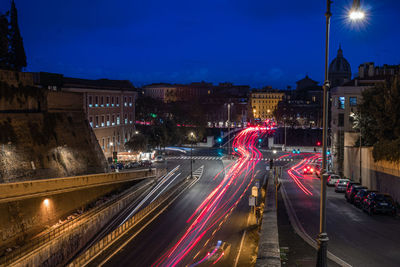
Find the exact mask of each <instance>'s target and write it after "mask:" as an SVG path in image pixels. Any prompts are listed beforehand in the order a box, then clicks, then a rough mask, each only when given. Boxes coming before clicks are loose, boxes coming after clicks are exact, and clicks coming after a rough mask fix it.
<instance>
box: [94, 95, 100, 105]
mask: <svg viewBox="0 0 400 267" xmlns="http://www.w3.org/2000/svg"><path fill="white" fill-rule="evenodd" d="M94 106H95V107H98V106H99V97H98V96H96V97H95V98H94Z"/></svg>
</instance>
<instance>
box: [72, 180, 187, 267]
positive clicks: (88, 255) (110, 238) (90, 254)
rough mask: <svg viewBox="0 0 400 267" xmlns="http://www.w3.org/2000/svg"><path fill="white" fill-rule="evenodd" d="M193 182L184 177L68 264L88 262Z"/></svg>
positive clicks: (78, 264) (79, 264) (76, 264)
mask: <svg viewBox="0 0 400 267" xmlns="http://www.w3.org/2000/svg"><path fill="white" fill-rule="evenodd" d="M192 182H194V181H193V180H188V179H184V180H183V181H181V182H180V183H178V184H177V185H175V186H174V187H172V188H171V189H169V190H168V191H167V193H166V194H165V195H163V197H160V198H158V199H157V200H155V201H154V202H152V203H151V204H150V205H148V206H146V207H145V208H143V209H142V210H140V211H139V212H138V213H136V214H135V215H134V216H133V217H131V218H130V219H129V220H127V221H126V222H125V223H124V224H122V225H121V226H119V227H118V228H116V229H115V230H114V231H112V232H111V233H109V234H108V235H107V236H105V237H104V238H103V239H101V240H100V241H99V242H97V243H96V244H94V245H93V246H92V247H90V248H89V249H88V250H86V251H85V252H84V253H82V254H81V255H80V256H79V257H78V258H76V259H75V260H73V261H72V263H71V264H70V265H69V266H84V265H85V264H86V263H88V262H89V261H90V260H91V259H92V258H94V257H96V256H97V255H98V254H99V253H100V252H102V251H103V250H104V249H106V248H107V247H109V246H110V245H111V244H113V243H114V241H116V240H117V239H119V238H120V237H121V236H122V235H123V234H125V231H127V230H129V229H130V228H131V227H133V226H134V225H135V224H137V223H138V222H139V221H141V220H142V219H143V218H144V217H146V216H147V215H148V214H149V213H150V212H152V211H154V210H155V209H156V208H157V207H158V206H159V205H161V204H162V203H163V202H165V201H167V200H168V199H170V198H171V197H173V196H174V195H175V194H176V193H177V192H181V191H183V190H181V189H182V188H183V187H185V186H186V185H187V184H190V183H192Z"/></svg>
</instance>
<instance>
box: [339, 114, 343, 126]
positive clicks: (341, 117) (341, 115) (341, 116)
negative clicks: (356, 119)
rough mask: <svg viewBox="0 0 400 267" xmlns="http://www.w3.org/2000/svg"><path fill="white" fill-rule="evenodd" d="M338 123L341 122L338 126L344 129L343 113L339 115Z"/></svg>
mask: <svg viewBox="0 0 400 267" xmlns="http://www.w3.org/2000/svg"><path fill="white" fill-rule="evenodd" d="M338 121H339V123H338V126H339V127H343V126H344V114H343V113H339V117H338Z"/></svg>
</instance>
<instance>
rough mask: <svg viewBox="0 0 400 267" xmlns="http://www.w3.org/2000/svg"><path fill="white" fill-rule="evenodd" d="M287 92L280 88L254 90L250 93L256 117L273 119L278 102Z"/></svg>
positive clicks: (253, 112)
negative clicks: (279, 89)
mask: <svg viewBox="0 0 400 267" xmlns="http://www.w3.org/2000/svg"><path fill="white" fill-rule="evenodd" d="M284 95H285V94H284V93H283V92H281V91H278V90H260V91H253V92H251V94H250V105H251V108H252V110H251V112H252V114H253V117H254V119H261V120H266V119H271V118H273V117H274V116H273V112H274V110H275V109H276V108H277V106H278V103H279V102H280V101H281V100H282V99H283V96H284Z"/></svg>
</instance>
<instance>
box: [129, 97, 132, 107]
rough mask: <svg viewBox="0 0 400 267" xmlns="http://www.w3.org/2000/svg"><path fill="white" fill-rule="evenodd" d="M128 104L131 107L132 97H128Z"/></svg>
mask: <svg viewBox="0 0 400 267" xmlns="http://www.w3.org/2000/svg"><path fill="white" fill-rule="evenodd" d="M129 106H130V107H132V97H131V96H130V97H129Z"/></svg>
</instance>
